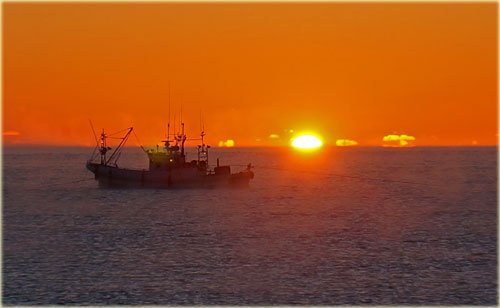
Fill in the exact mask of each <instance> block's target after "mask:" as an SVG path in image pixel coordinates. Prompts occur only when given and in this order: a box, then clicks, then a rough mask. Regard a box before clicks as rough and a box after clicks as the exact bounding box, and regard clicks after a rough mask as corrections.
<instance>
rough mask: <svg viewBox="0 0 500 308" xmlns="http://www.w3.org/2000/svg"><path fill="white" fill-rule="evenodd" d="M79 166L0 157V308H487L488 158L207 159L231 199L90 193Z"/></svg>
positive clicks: (28, 155)
mask: <svg viewBox="0 0 500 308" xmlns="http://www.w3.org/2000/svg"><path fill="white" fill-rule="evenodd" d="M91 151H92V150H91V149H86V148H4V153H3V233H2V236H3V269H2V270H3V272H2V274H3V275H2V276H3V298H2V300H3V304H15V305H23V304H43V305H50V304H63V303H64V304H86V305H105V304H113V305H116V304H144V305H147V304H160V305H198V304H201V305H212V304H219V305H273V304H281V305H285V304H286V305H292V304H302V305H321V304H328V305H342V304H346V305H363V304H382V305H390V304H399V305H403V304H415V305H421V304H423V305H441V304H446V305H459V304H463V305H495V304H496V303H497V284H496V282H497V169H496V167H497V153H496V149H495V148H409V149H386V148H380V149H378V148H352V149H335V150H329V151H326V153H323V154H322V155H321V157H315V156H314V155H296V154H292V153H289V150H286V149H226V150H219V149H215V150H214V152H213V153H212V154H211V157H214V158H215V157H220V158H221V162H222V163H234V164H239V165H246V164H247V163H248V162H252V163H253V164H254V165H255V166H256V167H255V169H254V172H255V174H256V176H255V179H254V180H253V181H252V182H251V184H250V187H248V188H246V189H236V190H235V189H213V190H210V189H190V190H187V189H185V190H155V189H129V190H120V189H102V188H98V187H97V183H96V182H95V181H94V180H93V175H92V174H91V173H90V172H88V171H86V170H85V168H84V163H85V161H86V159H87V158H88V156H89V155H90V153H91ZM129 152H130V153H125V154H124V155H123V157H122V159H123V161H122V163H121V164H123V165H124V166H125V165H127V166H135V167H140V168H141V167H144V166H146V165H147V161H146V160H145V157H144V155H143V154H142V153H138V152H134V151H132V150H130V151H129ZM192 152H193V151H191V154H192ZM191 157H193V156H191ZM238 168H241V169H242V168H243V167H236V168H233V170H234V171H237V169H238Z"/></svg>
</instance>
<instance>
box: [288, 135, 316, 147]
mask: <svg viewBox="0 0 500 308" xmlns="http://www.w3.org/2000/svg"><path fill="white" fill-rule="evenodd" d="M322 145H323V141H321V139H319V138H318V137H316V136H312V135H302V136H299V137H297V138H294V139H293V140H292V146H293V147H294V148H297V149H304V150H311V149H317V148H319V147H321V146H322Z"/></svg>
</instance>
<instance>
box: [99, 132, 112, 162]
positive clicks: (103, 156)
mask: <svg viewBox="0 0 500 308" xmlns="http://www.w3.org/2000/svg"><path fill="white" fill-rule="evenodd" d="M108 150H111V148H110V147H108V146H107V145H106V134H105V133H104V128H103V129H102V133H101V140H100V147H99V153H100V154H101V165H106V152H108Z"/></svg>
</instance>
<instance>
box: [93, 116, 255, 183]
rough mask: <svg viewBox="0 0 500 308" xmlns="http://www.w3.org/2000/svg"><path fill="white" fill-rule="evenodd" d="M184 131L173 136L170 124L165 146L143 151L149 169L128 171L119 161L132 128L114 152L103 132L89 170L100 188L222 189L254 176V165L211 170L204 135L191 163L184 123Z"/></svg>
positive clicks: (164, 142)
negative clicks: (238, 170)
mask: <svg viewBox="0 0 500 308" xmlns="http://www.w3.org/2000/svg"><path fill="white" fill-rule="evenodd" d="M181 127H182V131H181V132H180V133H176V134H173V135H172V140H170V137H171V135H170V134H169V128H170V124H168V132H167V138H166V139H165V140H162V142H163V144H164V146H163V149H161V148H160V147H159V146H157V147H156V149H148V150H146V149H145V148H144V147H143V146H142V145H141V148H142V150H143V151H144V152H145V154H146V155H147V157H148V159H149V169H142V170H138V169H127V168H120V167H118V164H117V162H118V159H119V158H120V155H121V151H122V149H123V146H124V145H125V143H126V141H127V139H128V137H129V136H130V134H131V133H132V131H133V127H130V128H128V129H127V130H126V133H125V135H124V137H122V138H118V139H121V141H120V143H119V145H118V146H117V147H116V148H115V149H114V151H113V152H111V153H110V155H108V153H109V152H110V151H111V150H112V148H111V147H109V146H108V144H107V142H106V139H107V137H108V136H107V135H106V133H105V132H104V130H103V131H102V133H101V136H100V139H99V140H97V137H96V136H95V131H94V136H95V139H96V148H95V149H94V153H93V154H92V156H91V158H90V159H89V160H88V161H87V164H86V167H87V169H88V170H90V171H91V172H92V173H94V176H95V179H96V180H97V181H98V182H99V186H105V187H109V186H112V187H153V188H189V187H192V188H203V187H206V188H215V187H221V186H248V184H249V182H250V180H251V179H253V177H254V173H253V171H252V170H251V169H252V165H251V164H248V165H247V167H246V169H245V170H242V171H240V172H237V173H231V167H230V166H229V165H225V166H222V165H219V159H218V158H217V165H216V166H215V167H214V168H213V169H212V168H210V165H209V161H208V152H209V149H210V146H209V145H206V144H205V143H204V136H205V132H204V131H202V132H201V135H200V136H201V138H199V139H192V140H201V144H199V145H198V146H197V159H194V160H191V161H188V160H187V159H186V152H185V149H184V144H185V142H186V141H187V140H188V139H187V136H186V134H185V133H184V123H181ZM92 130H93V128H92Z"/></svg>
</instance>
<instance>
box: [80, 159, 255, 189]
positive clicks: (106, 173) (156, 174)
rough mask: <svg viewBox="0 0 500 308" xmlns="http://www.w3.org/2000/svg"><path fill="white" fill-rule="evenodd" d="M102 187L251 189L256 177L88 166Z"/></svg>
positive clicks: (249, 173) (190, 170)
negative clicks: (229, 187) (250, 185)
mask: <svg viewBox="0 0 500 308" xmlns="http://www.w3.org/2000/svg"><path fill="white" fill-rule="evenodd" d="M87 169H88V170H90V171H91V172H92V173H94V176H95V179H96V180H97V181H98V182H99V186H101V187H151V188H214V187H220V186H231V187H237V186H248V184H249V182H250V180H251V179H253V177H254V174H253V172H252V171H250V170H246V171H242V172H239V173H233V174H206V173H205V172H203V171H200V170H198V169H197V168H192V167H185V168H172V169H170V170H168V169H162V170H137V169H124V168H118V167H114V166H106V165H102V164H98V163H90V162H89V163H87Z"/></svg>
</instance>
